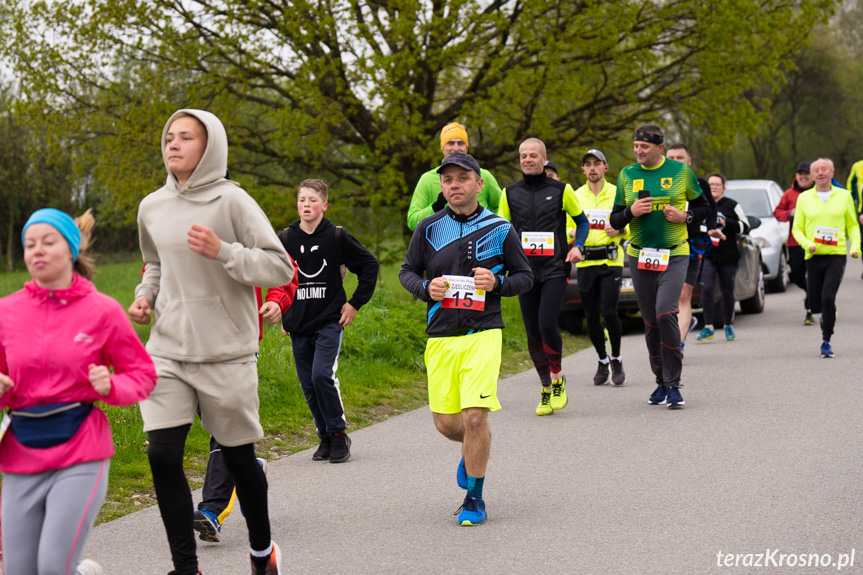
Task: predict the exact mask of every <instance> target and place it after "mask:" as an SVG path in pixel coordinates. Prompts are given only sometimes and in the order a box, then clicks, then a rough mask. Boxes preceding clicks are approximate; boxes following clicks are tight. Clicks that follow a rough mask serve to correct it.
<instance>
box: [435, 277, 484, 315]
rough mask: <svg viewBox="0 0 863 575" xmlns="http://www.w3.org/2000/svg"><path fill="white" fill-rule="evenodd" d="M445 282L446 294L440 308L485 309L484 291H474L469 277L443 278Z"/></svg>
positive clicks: (474, 288) (474, 287)
mask: <svg viewBox="0 0 863 575" xmlns="http://www.w3.org/2000/svg"><path fill="white" fill-rule="evenodd" d="M443 279H444V280H446V294H445V295H444V296H443V301H442V302H441V307H445V308H451V309H463V310H468V311H483V310H484V309H485V290H481V289H476V286H475V285H474V281H473V278H472V277H470V276H443Z"/></svg>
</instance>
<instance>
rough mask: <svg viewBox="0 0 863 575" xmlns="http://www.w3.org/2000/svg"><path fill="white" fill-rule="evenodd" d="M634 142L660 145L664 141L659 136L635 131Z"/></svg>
mask: <svg viewBox="0 0 863 575" xmlns="http://www.w3.org/2000/svg"><path fill="white" fill-rule="evenodd" d="M635 141H636V142H647V143H648V144H656V145H657V146H658V145H660V144H661V143H662V142H664V141H665V139H664V138H663V137H662V136H661V135H660V134H648V133H647V132H644V131H643V130H637V131H636V132H635Z"/></svg>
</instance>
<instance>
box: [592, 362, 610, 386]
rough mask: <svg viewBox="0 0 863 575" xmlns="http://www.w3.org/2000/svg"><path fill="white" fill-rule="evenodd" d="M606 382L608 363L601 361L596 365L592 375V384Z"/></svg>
mask: <svg viewBox="0 0 863 575" xmlns="http://www.w3.org/2000/svg"><path fill="white" fill-rule="evenodd" d="M606 383H608V364H607V363H602V362H601V361H600V362H599V364H598V365H597V366H596V375H594V376H593V385H605V384H606Z"/></svg>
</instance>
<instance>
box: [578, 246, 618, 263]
mask: <svg viewBox="0 0 863 575" xmlns="http://www.w3.org/2000/svg"><path fill="white" fill-rule="evenodd" d="M617 249H618V246H617V244H608V245H605V246H584V247H583V248H582V249H581V255H582V256H583V257H584V259H585V260H616V259H617Z"/></svg>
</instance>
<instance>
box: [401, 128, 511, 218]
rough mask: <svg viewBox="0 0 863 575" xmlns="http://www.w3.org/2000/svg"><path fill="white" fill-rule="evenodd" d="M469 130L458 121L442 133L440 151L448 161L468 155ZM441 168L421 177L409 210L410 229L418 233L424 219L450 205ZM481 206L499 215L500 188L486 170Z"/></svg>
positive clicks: (483, 175)
mask: <svg viewBox="0 0 863 575" xmlns="http://www.w3.org/2000/svg"><path fill="white" fill-rule="evenodd" d="M467 146H468V140H467V131H466V130H465V129H464V126H462V125H461V124H459V123H458V122H453V123H452V124H447V125H446V126H444V127H443V130H441V132H440V149H441V151H442V152H443V157H444V158H446V157H447V156H449V155H450V154H452V153H453V152H461V153H463V154H467ZM437 171H438V168H432V169H431V170H429V171H428V172H426V173H425V174H423V175H422V176H421V177H420V180H419V182H417V187H416V188H415V189H414V195H413V196H412V197H411V205H410V207H408V228H410V230H411V231H413V230H415V229H416V227H417V224H418V223H420V220H422V219H423V218H427V217H429V216H430V215H432V214H433V213H435V212H438V211H440V210H442V209H444V207H445V206H446V200H445V199H444V197H443V191H442V190H441V185H440V175H439V174H438V173H437ZM476 199H477V201H478V202H479V205H481V206H482V207H484V208H488V209H489V210H491V211H492V212H495V213H497V209H498V206H499V205H500V186H499V185H498V183H497V180H495V179H494V176H492V175H491V172H489V171H488V170H486V169H485V168H482V189H481V190H480V192H479V195H477V198H476Z"/></svg>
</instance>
